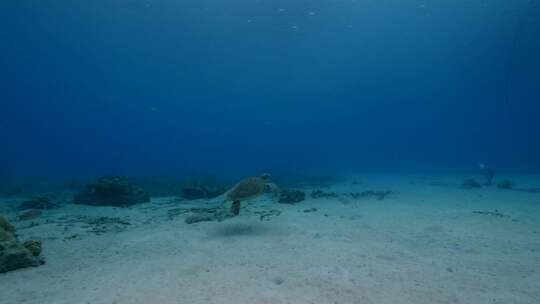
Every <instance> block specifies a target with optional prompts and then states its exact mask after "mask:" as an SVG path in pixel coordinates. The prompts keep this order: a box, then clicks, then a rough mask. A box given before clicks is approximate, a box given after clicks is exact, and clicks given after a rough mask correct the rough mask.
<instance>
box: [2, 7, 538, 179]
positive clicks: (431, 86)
mask: <svg viewBox="0 0 540 304" xmlns="http://www.w3.org/2000/svg"><path fill="white" fill-rule="evenodd" d="M0 11H1V12H0V17H1V19H0V20H1V21H0V24H1V27H0V35H1V37H0V38H1V57H0V65H1V79H0V100H1V107H0V111H1V113H2V115H1V121H0V135H1V143H2V145H1V149H0V166H1V168H2V174H3V175H7V176H17V175H18V176H21V175H23V176H24V175H33V176H36V175H37V176H88V175H101V174H135V175H145V174H151V175H153V174H172V175H183V174H217V175H222V174H229V175H231V174H232V175H243V174H254V173H258V172H261V171H270V172H280V173H282V174H283V173H300V172H304V173H307V172H309V173H317V172H326V173H327V172H362V171H366V170H369V171H384V172H393V171H395V172H398V171H402V170H408V171H413V172H414V171H418V172H420V171H422V172H423V171H431V170H461V169H470V168H473V170H474V168H476V165H477V163H478V162H486V163H488V164H491V165H492V166H495V167H497V168H501V169H503V170H508V171H520V172H538V171H540V141H539V138H540V136H539V134H540V123H539V121H538V116H539V114H540V85H539V84H540V55H539V54H540V38H539V37H540V19H539V18H540V9H539V4H538V1H525V0H524V1H521V0H516V1H506V0H504V1H503V0H494V1H480V0H474V1H472V0H467V1H465V0H454V1H436V2H435V1H426V2H424V1H411V0H381V1H368V0H363V1H360V0H358V1H338V0H335V1H329V0H327V1H322V0H317V1H275V0H272V1H270V0H262V1H245V0H242V1H238V0H234V1H215V0H214V1H208V0H205V1H200V0H197V1H195V0H188V1H172V0H170V1H165V0H154V1H148V0H147V1H139V0H134V1H120V0H118V1H112V0H104V1H67V0H59V1H37V0H33V1H2V2H1V4H0ZM506 96H508V99H507V98H506ZM507 100H508V101H509V102H507Z"/></svg>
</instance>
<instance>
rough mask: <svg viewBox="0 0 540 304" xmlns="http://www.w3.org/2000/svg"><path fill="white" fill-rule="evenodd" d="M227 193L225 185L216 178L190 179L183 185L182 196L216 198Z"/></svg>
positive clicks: (186, 197) (188, 197)
mask: <svg viewBox="0 0 540 304" xmlns="http://www.w3.org/2000/svg"><path fill="white" fill-rule="evenodd" d="M223 193H225V187H224V186H222V185H220V184H218V183H217V182H216V181H215V180H214V179H211V178H208V179H205V180H195V181H188V182H186V183H184V184H183V185H182V194H181V196H182V198H185V199H202V198H214V197H218V196H220V195H222V194H223Z"/></svg>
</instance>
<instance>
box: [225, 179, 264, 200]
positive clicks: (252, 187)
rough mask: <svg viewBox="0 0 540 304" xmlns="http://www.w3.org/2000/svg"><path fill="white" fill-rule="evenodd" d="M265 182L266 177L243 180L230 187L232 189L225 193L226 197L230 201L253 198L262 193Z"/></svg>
mask: <svg viewBox="0 0 540 304" xmlns="http://www.w3.org/2000/svg"><path fill="white" fill-rule="evenodd" d="M266 182H267V177H265V176H264V175H263V176H257V177H248V178H245V179H243V180H241V181H240V182H238V184H236V185H235V186H234V187H232V189H231V190H229V191H228V192H227V194H226V197H227V199H229V200H232V201H236V200H246V199H249V198H252V197H255V196H257V195H259V194H263V193H264V190H265V186H266Z"/></svg>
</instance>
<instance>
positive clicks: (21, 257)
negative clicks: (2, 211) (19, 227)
mask: <svg viewBox="0 0 540 304" xmlns="http://www.w3.org/2000/svg"><path fill="white" fill-rule="evenodd" d="M40 254H41V243H40V242H39V241H26V242H25V243H23V244H21V243H19V242H18V241H17V238H16V236H15V229H14V228H13V226H11V225H10V224H9V222H8V221H7V220H6V219H5V218H3V217H2V216H0V273H2V272H7V271H12V270H16V269H20V268H25V267H32V266H39V265H41V264H43V263H44V261H43V259H42V258H41V257H40Z"/></svg>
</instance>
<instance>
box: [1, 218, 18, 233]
mask: <svg viewBox="0 0 540 304" xmlns="http://www.w3.org/2000/svg"><path fill="white" fill-rule="evenodd" d="M1 230H4V231H5V232H9V233H14V232H15V227H13V225H11V224H10V223H9V222H8V220H7V219H6V218H5V217H3V216H1V215H0V231H1Z"/></svg>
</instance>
